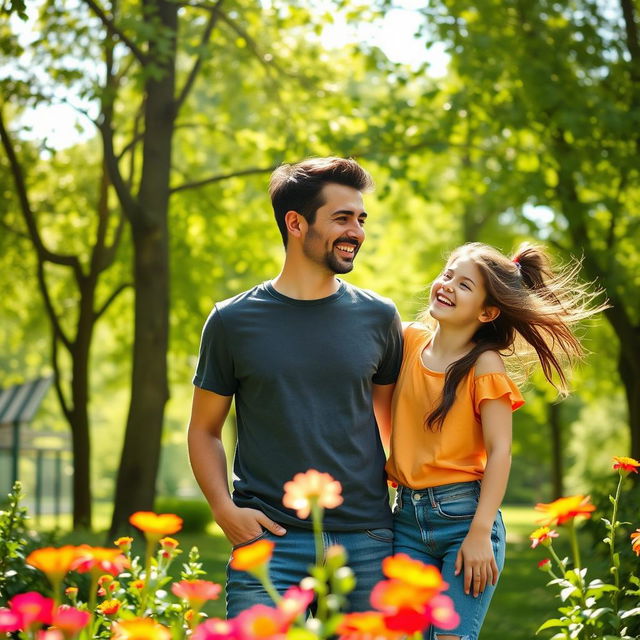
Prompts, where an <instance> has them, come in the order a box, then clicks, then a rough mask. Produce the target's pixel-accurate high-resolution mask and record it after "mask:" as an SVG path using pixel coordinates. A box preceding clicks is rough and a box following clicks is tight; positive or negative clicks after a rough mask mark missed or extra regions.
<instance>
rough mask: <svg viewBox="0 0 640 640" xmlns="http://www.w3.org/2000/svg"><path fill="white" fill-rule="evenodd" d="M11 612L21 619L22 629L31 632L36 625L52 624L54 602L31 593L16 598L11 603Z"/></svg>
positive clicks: (33, 592)
mask: <svg viewBox="0 0 640 640" xmlns="http://www.w3.org/2000/svg"><path fill="white" fill-rule="evenodd" d="M9 606H10V607H11V611H13V612H14V613H15V614H17V615H18V617H19V618H20V627H19V628H20V629H21V630H22V631H27V630H30V629H31V628H32V627H33V626H34V625H35V624H36V623H41V624H51V618H52V616H53V600H52V599H51V598H45V597H44V596H42V595H40V594H39V593H36V592H35V591H29V592H28V593H21V594H19V595H17V596H14V597H13V598H12V599H11V600H10V601H9Z"/></svg>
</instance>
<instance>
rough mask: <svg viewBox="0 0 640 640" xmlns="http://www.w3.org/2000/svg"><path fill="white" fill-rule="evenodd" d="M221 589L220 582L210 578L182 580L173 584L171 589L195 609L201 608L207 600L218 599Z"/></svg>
mask: <svg viewBox="0 0 640 640" xmlns="http://www.w3.org/2000/svg"><path fill="white" fill-rule="evenodd" d="M221 590H222V587H221V586H220V585H219V584H215V583H214V582H209V581H208V580H181V581H180V582H176V583H174V584H173V585H171V591H173V593H174V594H175V595H176V596H178V598H182V599H183V600H187V601H188V602H189V606H190V607H192V608H194V609H200V607H202V605H203V604H204V603H205V602H206V601H207V600H217V599H218V596H219V595H220V591H221Z"/></svg>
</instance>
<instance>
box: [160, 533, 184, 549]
mask: <svg viewBox="0 0 640 640" xmlns="http://www.w3.org/2000/svg"><path fill="white" fill-rule="evenodd" d="M179 544H180V543H179V542H178V541H177V540H176V539H175V538H169V537H168V536H166V537H164V538H161V539H160V546H161V547H162V548H163V549H166V550H167V551H172V550H173V549H177V548H178V545H179Z"/></svg>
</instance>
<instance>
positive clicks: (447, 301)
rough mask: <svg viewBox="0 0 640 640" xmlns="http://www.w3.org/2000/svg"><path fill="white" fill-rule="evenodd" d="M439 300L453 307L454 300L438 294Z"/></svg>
mask: <svg viewBox="0 0 640 640" xmlns="http://www.w3.org/2000/svg"><path fill="white" fill-rule="evenodd" d="M437 299H438V302H442V303H443V304H446V305H447V306H449V307H453V306H454V304H453V302H450V301H449V300H447V299H446V298H445V297H444V296H440V295H439V296H437Z"/></svg>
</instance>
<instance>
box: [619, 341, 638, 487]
mask: <svg viewBox="0 0 640 640" xmlns="http://www.w3.org/2000/svg"><path fill="white" fill-rule="evenodd" d="M618 371H619V372H620V378H621V379H622V384H623V385H624V390H625V393H626V395H627V406H628V408H629V428H630V431H631V447H630V448H631V451H630V453H629V455H630V456H631V457H632V458H635V459H636V460H640V349H638V348H636V349H633V348H631V347H630V346H629V347H627V346H625V345H623V346H622V348H621V349H620V360H619V362H618ZM632 475H633V474H632Z"/></svg>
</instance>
